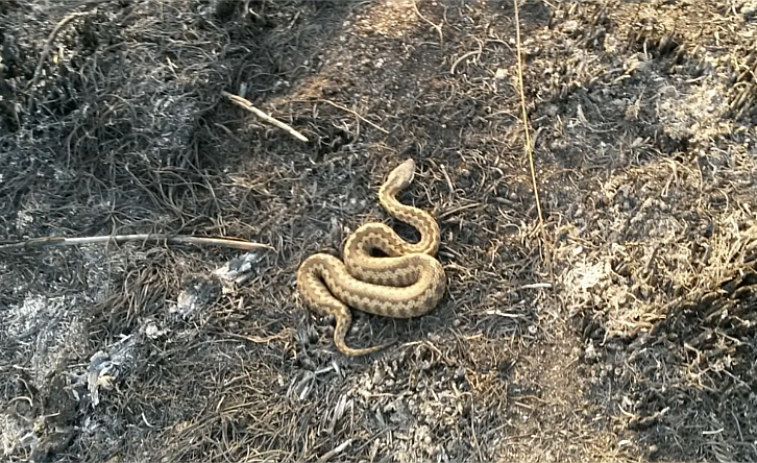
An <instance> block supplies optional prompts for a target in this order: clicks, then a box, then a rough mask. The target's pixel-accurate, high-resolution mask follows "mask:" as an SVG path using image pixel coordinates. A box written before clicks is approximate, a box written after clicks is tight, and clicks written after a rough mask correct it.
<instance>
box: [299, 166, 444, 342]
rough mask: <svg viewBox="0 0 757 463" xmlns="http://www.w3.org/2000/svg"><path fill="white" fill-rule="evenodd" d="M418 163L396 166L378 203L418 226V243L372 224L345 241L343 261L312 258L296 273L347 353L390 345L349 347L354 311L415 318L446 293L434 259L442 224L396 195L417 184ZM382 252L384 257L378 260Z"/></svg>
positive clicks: (305, 297)
mask: <svg viewBox="0 0 757 463" xmlns="http://www.w3.org/2000/svg"><path fill="white" fill-rule="evenodd" d="M414 172H415V162H414V161H413V160H412V159H408V160H406V161H405V162H403V163H402V164H400V165H399V166H398V167H396V168H395V169H394V170H392V172H391V173H390V174H389V176H388V177H387V179H386V181H385V182H384V183H383V184H382V185H381V188H380V189H379V192H378V197H379V202H380V203H381V205H382V206H383V207H384V209H386V211H387V212H389V214H391V215H392V216H394V217H395V218H397V219H398V220H401V221H403V222H405V223H407V224H409V225H412V226H413V227H415V228H416V229H417V230H418V231H419V232H420V235H421V239H420V241H418V242H417V243H409V242H407V241H405V240H403V239H402V238H401V237H400V236H399V235H398V234H397V233H396V232H395V231H394V230H393V229H392V228H390V227H389V226H387V225H385V224H382V223H377V222H371V223H367V224H364V225H362V226H360V227H359V228H358V229H357V230H355V232H354V233H353V234H352V235H350V237H349V238H348V239H347V243H346V244H345V246H344V256H343V257H344V261H341V260H339V259H338V258H336V257H334V256H332V255H329V254H314V255H312V256H310V257H308V258H307V259H305V260H304V261H303V262H302V264H301V265H300V267H299V269H298V271H297V288H298V291H299V293H300V295H301V297H302V299H303V301H304V302H305V304H306V305H307V306H308V307H310V309H311V310H313V311H314V312H315V313H316V314H318V315H320V316H326V315H334V317H335V318H336V329H335V330H334V344H335V345H336V347H337V349H338V350H339V351H340V352H342V353H343V354H345V355H351V356H359V355H366V354H370V353H373V352H376V351H378V350H381V349H383V348H385V347H387V346H389V345H390V344H391V343H389V344H382V345H378V346H373V347H367V348H363V349H353V348H351V347H348V346H347V345H346V343H345V340H344V338H345V336H346V335H347V331H348V329H349V327H350V324H351V323H352V315H351V313H350V307H352V308H355V309H358V310H361V311H363V312H367V313H371V314H375V315H382V316H386V317H392V318H412V317H417V316H420V315H423V314H426V313H428V312H430V311H431V310H432V309H433V308H434V307H435V306H436V305H437V304H438V303H439V301H440V300H441V298H442V296H443V295H444V291H445V289H446V277H445V275H444V269H443V267H442V264H441V263H440V262H439V261H438V260H436V259H435V258H434V255H435V254H436V252H437V250H438V249H439V244H440V240H441V236H440V231H439V225H438V224H437V223H436V220H434V218H433V216H431V214H429V213H428V212H426V211H423V210H421V209H418V208H415V207H412V206H407V205H405V204H402V203H400V202H399V201H398V200H397V198H396V196H397V194H398V193H399V192H400V191H402V190H403V189H404V188H406V187H407V186H408V185H410V183H412V181H413V176H414ZM373 250H380V251H382V252H383V253H384V254H386V257H374V256H372V255H371V253H372V251H373Z"/></svg>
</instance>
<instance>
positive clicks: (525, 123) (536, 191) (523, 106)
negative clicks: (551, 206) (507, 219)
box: [513, 0, 545, 241]
mask: <svg viewBox="0 0 757 463" xmlns="http://www.w3.org/2000/svg"><path fill="white" fill-rule="evenodd" d="M513 5H514V7H515V43H516V45H517V60H518V87H519V90H520V106H521V109H522V111H523V131H524V132H525V137H526V142H525V146H524V148H525V150H526V154H527V155H528V162H529V164H530V168H531V181H532V182H533V188H534V197H535V199H536V211H537V212H538V214H539V228H540V231H541V233H542V240H544V217H543V215H542V212H541V202H540V201H539V188H538V186H537V183H536V168H535V167H534V153H533V146H532V145H531V134H530V133H529V131H528V110H527V109H526V93H525V91H524V90H523V63H522V60H523V58H522V48H521V41H520V19H519V18H518V0H513ZM544 241H545V240H544Z"/></svg>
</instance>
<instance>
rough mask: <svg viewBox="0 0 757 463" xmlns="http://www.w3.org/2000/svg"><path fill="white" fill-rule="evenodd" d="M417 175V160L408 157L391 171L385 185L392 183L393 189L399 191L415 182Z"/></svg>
mask: <svg viewBox="0 0 757 463" xmlns="http://www.w3.org/2000/svg"><path fill="white" fill-rule="evenodd" d="M414 175H415V161H413V160H412V159H408V160H406V161H405V162H403V163H402V164H400V165H399V166H397V167H395V168H394V170H393V171H391V172H390V173H389V176H388V177H387V179H386V183H385V185H387V186H389V185H391V189H392V190H395V191H399V190H401V189H403V188H405V187H407V186H408V185H410V184H411V183H412V182H413V176H414Z"/></svg>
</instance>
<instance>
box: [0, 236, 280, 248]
mask: <svg viewBox="0 0 757 463" xmlns="http://www.w3.org/2000/svg"><path fill="white" fill-rule="evenodd" d="M127 241H142V242H146V241H152V242H162V241H165V242H166V243H171V244H201V245H203V244H204V245H211V246H222V247H227V248H234V249H241V250H244V251H258V250H261V249H267V250H272V251H275V249H274V248H272V247H271V246H269V245H267V244H261V243H253V242H251V241H246V240H241V239H237V238H206V237H202V236H188V235H165V234H160V233H149V234H139V235H115V236H89V237H83V238H63V237H56V236H53V237H48V238H32V239H30V240H26V241H21V242H18V243H9V244H0V250H6V249H27V248H42V247H47V246H77V245H81V244H98V243H125V242H127Z"/></svg>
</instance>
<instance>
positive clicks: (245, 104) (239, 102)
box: [221, 91, 308, 143]
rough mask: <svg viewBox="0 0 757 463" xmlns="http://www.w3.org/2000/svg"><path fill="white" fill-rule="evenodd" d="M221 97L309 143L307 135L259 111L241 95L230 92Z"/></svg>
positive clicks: (223, 93)
mask: <svg viewBox="0 0 757 463" xmlns="http://www.w3.org/2000/svg"><path fill="white" fill-rule="evenodd" d="M221 95H223V96H225V97H227V98H228V99H230V100H231V101H232V102H233V103H235V104H237V105H238V106H241V107H242V108H244V109H246V110H247V111H250V112H251V113H253V114H254V115H256V116H258V117H259V118H261V119H263V120H264V121H266V122H268V123H269V124H273V125H275V126H276V127H278V128H280V129H282V130H284V131H286V132H287V133H288V134H289V135H291V136H293V137H294V138H296V139H298V140H300V141H302V142H305V143H307V142H308V139H307V137H305V135H303V134H301V133H300V132H298V131H296V130H294V129H293V128H292V127H290V126H288V125H287V124H285V123H283V122H281V121H279V120H277V119H274V118H273V117H271V116H269V115H268V114H266V113H264V112H263V111H261V110H259V109H258V108H256V107H255V106H253V105H252V103H250V101H249V100H247V99H246V98H242V97H241V96H239V95H233V94H231V93H229V92H224V91H222V92H221Z"/></svg>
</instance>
